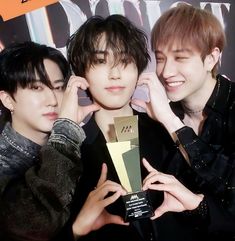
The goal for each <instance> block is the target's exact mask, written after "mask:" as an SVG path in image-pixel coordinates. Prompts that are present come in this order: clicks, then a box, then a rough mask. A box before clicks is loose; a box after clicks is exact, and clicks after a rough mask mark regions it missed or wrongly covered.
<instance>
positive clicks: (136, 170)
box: [107, 116, 154, 222]
mask: <svg viewBox="0 0 235 241" xmlns="http://www.w3.org/2000/svg"><path fill="white" fill-rule="evenodd" d="M114 128H115V132H116V136H117V142H108V143H107V147H108V150H109V153H110V156H111V158H112V161H113V163H114V166H115V169H116V172H117V174H118V177H119V180H120V182H121V185H122V186H123V187H124V188H125V189H126V190H127V192H128V194H127V195H125V196H123V197H122V198H123V201H124V204H125V209H126V213H125V221H126V222H130V221H134V220H136V219H140V218H147V217H151V216H153V214H154V213H153V209H152V206H151V204H150V201H149V200H148V195H147V191H142V179H141V169H140V155H139V138H138V136H139V135H138V116H125V117H116V118H114Z"/></svg>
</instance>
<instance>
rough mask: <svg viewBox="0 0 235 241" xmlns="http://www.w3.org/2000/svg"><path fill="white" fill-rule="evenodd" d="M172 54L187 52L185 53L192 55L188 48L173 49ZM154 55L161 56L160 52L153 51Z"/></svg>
mask: <svg viewBox="0 0 235 241" xmlns="http://www.w3.org/2000/svg"><path fill="white" fill-rule="evenodd" d="M172 52H173V53H184V52H187V53H192V50H191V49H188V48H185V49H175V50H172ZM154 53H155V54H163V52H162V51H160V50H157V49H156V50H154Z"/></svg>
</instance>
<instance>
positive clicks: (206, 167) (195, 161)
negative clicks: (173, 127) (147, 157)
mask: <svg viewBox="0 0 235 241" xmlns="http://www.w3.org/2000/svg"><path fill="white" fill-rule="evenodd" d="M233 115H234V111H233ZM233 117H234V116H233ZM233 128H234V127H233ZM176 134H177V137H178V141H179V143H180V144H181V145H182V147H183V148H184V150H185V151H186V152H187V154H188V157H189V160H190V164H191V168H192V169H193V170H194V171H195V173H197V175H198V176H199V179H198V187H199V189H198V190H199V191H201V192H202V193H203V194H204V195H205V201H206V205H207V208H208V212H207V215H208V217H207V221H208V228H209V230H208V231H209V232H212V233H214V234H215V233H218V234H223V233H224V235H229V234H231V233H232V235H235V230H234V227H235V145H234V144H235V141H234V136H233V137H232V136H231V137H229V135H228V138H229V139H228V140H226V141H227V143H228V145H229V147H228V150H229V151H225V149H224V148H223V147H222V146H215V145H211V144H208V143H205V142H204V141H203V140H202V139H201V138H200V137H198V136H197V135H196V134H195V132H194V131H193V130H192V129H191V128H189V127H183V128H181V129H179V130H178V131H177V132H176ZM199 208H200V207H199Z"/></svg>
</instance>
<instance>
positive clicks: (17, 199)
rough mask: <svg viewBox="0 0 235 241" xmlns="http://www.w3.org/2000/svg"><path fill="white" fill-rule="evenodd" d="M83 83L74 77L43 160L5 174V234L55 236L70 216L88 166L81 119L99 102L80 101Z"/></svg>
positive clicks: (1, 205) (0, 221) (0, 223)
mask: <svg viewBox="0 0 235 241" xmlns="http://www.w3.org/2000/svg"><path fill="white" fill-rule="evenodd" d="M78 88H82V89H86V88H87V84H86V82H85V81H84V79H82V78H79V77H75V76H73V77H71V79H70V80H69V82H68V86H67V88H66V91H65V94H64V97H63V101H62V107H61V111H60V115H59V117H60V119H58V120H57V121H56V122H55V123H54V127H53V129H52V133H51V136H50V138H49V140H48V143H47V144H46V145H45V146H44V147H43V148H42V149H41V153H40V156H39V163H38V165H36V166H33V167H31V168H29V169H28V171H27V172H26V173H25V174H24V175H23V176H18V177H10V176H1V178H0V189H1V198H0V213H1V215H0V229H1V232H3V231H4V234H0V235H4V236H5V237H7V240H24V241H27V240H31V241H32V240H50V239H51V238H52V237H53V236H54V235H55V234H56V233H57V232H58V231H59V229H60V228H61V227H62V226H63V225H64V224H65V222H66V221H67V220H68V218H69V215H70V213H69V209H70V203H71V201H72V196H73V193H74V190H75V186H76V184H77V181H78V180H79V177H80V175H81V171H82V167H81V163H80V145H81V143H82V141H83V140H84V138H85V134H84V132H83V130H82V129H81V128H80V127H79V125H78V124H79V123H80V122H81V121H82V120H83V119H84V118H85V116H86V115H87V114H89V113H90V112H92V111H95V110H96V109H97V108H98V107H97V106H95V105H90V106H86V107H81V106H78V104H77V103H78V100H77V98H78V96H77V89H78ZM13 161H14V160H13ZM2 239H3V238H2Z"/></svg>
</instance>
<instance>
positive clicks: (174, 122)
mask: <svg viewBox="0 0 235 241" xmlns="http://www.w3.org/2000/svg"><path fill="white" fill-rule="evenodd" d="M137 85H146V86H147V87H148V90H149V99H150V100H149V101H143V100H140V99H133V100H132V101H131V102H132V104H134V105H137V106H139V107H141V108H143V109H145V110H146V112H147V114H148V116H149V117H150V118H152V119H154V120H157V121H159V122H161V123H162V124H163V125H164V126H165V128H166V130H167V131H168V133H169V134H170V136H171V138H172V139H173V141H174V142H175V141H176V136H175V134H174V133H175V131H176V130H178V129H180V128H182V127H183V126H184V124H183V122H182V121H181V120H180V119H179V118H178V117H177V116H176V115H175V114H174V112H173V111H172V110H171V107H170V105H169V100H168V97H167V94H166V91H165V88H164V86H163V85H162V83H161V82H160V80H159V79H158V78H157V75H156V74H155V73H143V74H141V75H140V77H139V80H138V82H137Z"/></svg>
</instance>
